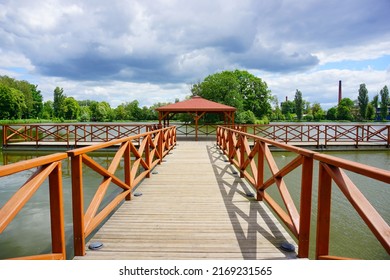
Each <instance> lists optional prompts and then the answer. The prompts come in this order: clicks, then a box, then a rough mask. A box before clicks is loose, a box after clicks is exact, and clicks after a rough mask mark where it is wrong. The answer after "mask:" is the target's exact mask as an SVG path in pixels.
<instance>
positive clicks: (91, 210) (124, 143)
mask: <svg viewBox="0 0 390 280" xmlns="http://www.w3.org/2000/svg"><path fill="white" fill-rule="evenodd" d="M138 140H140V145H139V146H138V147H136V146H135V145H134V141H138ZM175 144H176V132H175V127H170V128H164V129H160V130H156V131H152V132H147V133H143V134H140V135H137V136H130V137H125V138H122V139H118V140H112V141H110V142H107V143H101V144H96V145H92V146H89V147H85V148H79V149H76V150H72V151H69V152H68V154H69V156H70V158H71V163H72V205H73V208H72V209H73V234H74V250H75V255H76V256H83V255H85V240H86V238H87V237H88V235H90V234H91V233H92V231H93V230H94V229H96V227H97V226H99V224H101V223H102V221H103V220H104V219H105V218H106V217H107V216H108V215H109V214H110V213H111V212H112V211H113V210H114V209H115V208H116V207H117V206H118V205H119V204H120V203H121V202H122V201H123V200H130V199H131V193H132V191H133V189H134V187H135V186H136V185H138V184H139V183H140V182H141V180H142V179H144V178H145V177H146V178H148V177H150V173H151V170H152V169H153V168H154V167H155V166H156V165H157V164H158V163H161V162H162V159H163V157H164V156H165V155H166V154H167V153H168V152H169V151H170V150H171V149H172V148H173V147H174V146H175ZM115 145H120V148H119V149H118V151H117V152H116V154H115V156H114V158H113V160H112V162H111V164H110V166H109V167H108V168H107V169H106V168H104V167H103V166H101V165H99V164H98V163H97V162H95V161H94V160H93V159H91V158H90V157H89V156H88V155H87V153H90V152H94V151H98V150H100V149H103V148H107V147H111V146H115ZM122 159H123V162H124V178H123V179H120V178H119V177H117V176H116V175H115V171H116V170H117V167H118V165H119V163H120V162H121V160H122ZM83 164H84V165H85V166H87V167H89V168H91V169H92V170H94V171H95V172H96V173H97V174H99V175H100V176H102V182H101V184H100V186H98V188H97V191H96V193H95V195H94V197H93V198H92V201H91V202H90V204H89V206H88V207H87V210H86V212H85V213H84V193H83V184H84V183H83ZM111 183H113V184H115V185H116V186H117V187H119V188H120V189H121V190H122V191H121V192H120V193H119V194H117V195H116V196H115V198H113V199H112V200H111V201H110V202H108V203H106V205H102V201H103V198H104V195H105V193H106V192H107V189H108V186H109V185H110V184H111ZM99 208H103V209H99ZM99 210H100V211H99Z"/></svg>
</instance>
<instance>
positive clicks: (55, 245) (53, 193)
mask: <svg viewBox="0 0 390 280" xmlns="http://www.w3.org/2000/svg"><path fill="white" fill-rule="evenodd" d="M49 191H50V225H51V244H52V252H53V253H55V254H56V253H57V254H62V255H63V256H62V259H66V242H65V224H64V220H65V218H64V217H65V216H64V199H63V191H62V163H61V162H58V164H57V166H56V168H55V169H54V170H53V172H51V173H50V175H49Z"/></svg>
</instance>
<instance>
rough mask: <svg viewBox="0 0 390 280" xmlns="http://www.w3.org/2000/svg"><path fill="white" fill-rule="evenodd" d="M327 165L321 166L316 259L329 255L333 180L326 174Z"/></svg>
mask: <svg viewBox="0 0 390 280" xmlns="http://www.w3.org/2000/svg"><path fill="white" fill-rule="evenodd" d="M325 165H326V164H325V163H320V165H319V176H318V205H317V209H318V210H317V239H316V254H315V255H316V259H319V258H320V256H323V255H329V237H330V219H331V217H330V209H331V195H332V178H331V177H330V176H329V174H328V173H327V172H326V169H325Z"/></svg>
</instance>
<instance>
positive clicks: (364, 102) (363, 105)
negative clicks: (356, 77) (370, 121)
mask: <svg viewBox="0 0 390 280" xmlns="http://www.w3.org/2000/svg"><path fill="white" fill-rule="evenodd" d="M358 106H359V114H360V118H361V119H362V120H366V119H367V107H368V90H367V88H366V85H365V84H361V85H360V88H359V96H358Z"/></svg>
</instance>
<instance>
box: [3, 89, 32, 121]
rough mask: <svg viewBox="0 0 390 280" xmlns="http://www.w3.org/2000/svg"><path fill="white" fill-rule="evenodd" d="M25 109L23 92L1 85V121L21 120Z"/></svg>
mask: <svg viewBox="0 0 390 280" xmlns="http://www.w3.org/2000/svg"><path fill="white" fill-rule="evenodd" d="M25 108H26V104H25V103H24V95H23V93H22V92H21V91H19V90H17V89H15V88H10V87H8V86H6V85H3V84H0V119H4V120H8V119H20V118H21V117H22V115H23V111H24V110H25Z"/></svg>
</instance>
